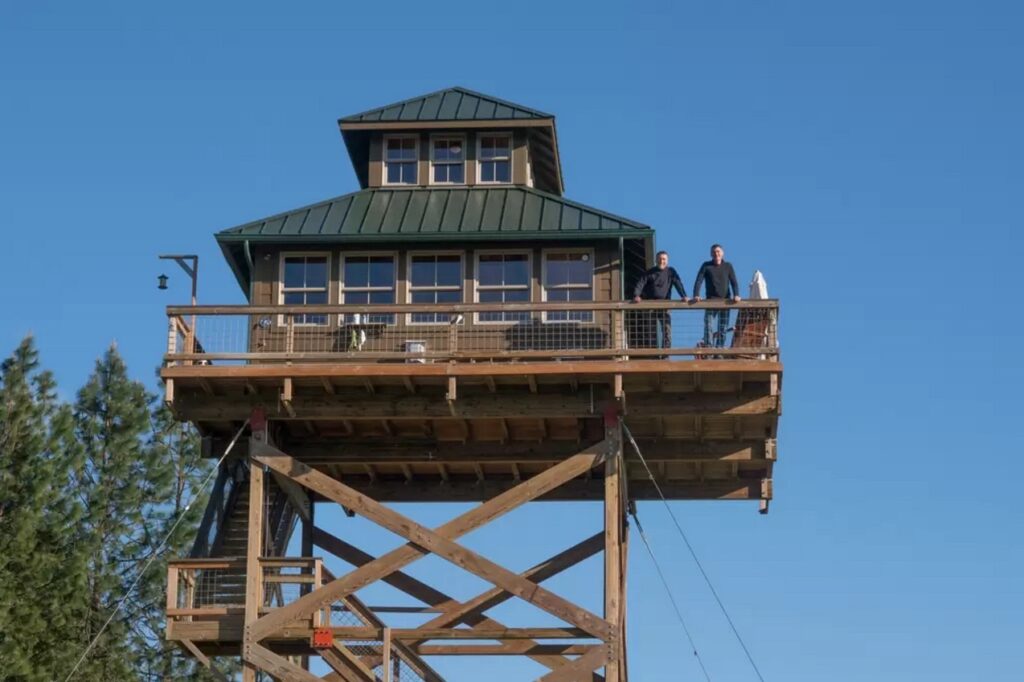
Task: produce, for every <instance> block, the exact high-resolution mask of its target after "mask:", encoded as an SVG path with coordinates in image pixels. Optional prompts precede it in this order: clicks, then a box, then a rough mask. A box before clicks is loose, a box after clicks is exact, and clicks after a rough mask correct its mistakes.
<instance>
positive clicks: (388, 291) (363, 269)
mask: <svg viewBox="0 0 1024 682" xmlns="http://www.w3.org/2000/svg"><path fill="white" fill-rule="evenodd" d="M396 271H397V268H396V267H395V256H394V254H390V253H343V254H342V256H341V302H342V303H348V304H351V305H373V304H378V305H390V304H393V303H394V302H395V273H396ZM360 320H361V321H362V322H364V323H367V324H394V323H395V316H394V315H393V314H387V313H380V314H370V315H364V316H362V317H360ZM344 321H345V323H346V324H352V323H354V322H355V317H353V316H352V315H351V314H350V315H345V318H344Z"/></svg>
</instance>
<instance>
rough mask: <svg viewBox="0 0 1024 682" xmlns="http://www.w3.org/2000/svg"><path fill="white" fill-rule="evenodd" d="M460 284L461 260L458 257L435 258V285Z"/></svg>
mask: <svg viewBox="0 0 1024 682" xmlns="http://www.w3.org/2000/svg"><path fill="white" fill-rule="evenodd" d="M461 284H462V259H461V257H459V256H438V257H437V285H438V286H460V285H461Z"/></svg>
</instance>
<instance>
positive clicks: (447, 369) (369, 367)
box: [160, 351, 782, 386]
mask: <svg viewBox="0 0 1024 682" xmlns="http://www.w3.org/2000/svg"><path fill="white" fill-rule="evenodd" d="M655 352H661V351H655ZM257 359H258V358H257ZM653 372H660V373H665V374H679V375H693V376H697V377H699V376H700V375H702V374H708V373H711V374H719V373H723V372H749V373H754V374H764V375H769V374H773V373H774V374H780V375H781V372H782V363H780V362H775V361H769V360H702V361H700V362H681V361H677V360H630V361H629V362H619V361H617V360H580V361H571V362H548V361H544V362H508V363H497V362H495V363H475V364H474V363H455V364H450V363H427V364H422V365H421V364H405V363H377V362H369V363H358V362H333V363H332V362H317V363H296V364H292V365H284V364H265V365H203V366H200V365H174V366H171V367H164V368H163V369H161V370H160V376H161V377H163V378H165V379H166V378H187V377H206V378H210V379H214V378H225V379H228V378H246V377H248V378H266V379H270V378H277V379H280V378H284V377H292V378H295V379H299V378H320V377H339V378H341V377H358V376H375V377H384V376H393V377H430V376H449V375H450V376H457V377H484V376H493V377H499V376H510V377H522V376H524V375H525V376H543V375H562V376H574V375H575V376H576V377H577V379H580V378H582V377H594V376H595V375H597V379H596V380H597V381H604V382H607V378H606V377H608V376H611V375H612V374H615V373H621V374H650V373H653ZM602 376H603V377H605V378H603V379H602V378H601V377H602ZM590 380H591V381H594V380H595V379H593V378H591V379H590ZM694 383H695V385H698V386H699V385H700V383H699V380H698V381H695V382H694Z"/></svg>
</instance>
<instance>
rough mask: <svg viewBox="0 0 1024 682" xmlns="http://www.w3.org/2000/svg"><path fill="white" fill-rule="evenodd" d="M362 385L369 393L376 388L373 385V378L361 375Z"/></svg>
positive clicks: (374, 391) (371, 393) (372, 392)
mask: <svg viewBox="0 0 1024 682" xmlns="http://www.w3.org/2000/svg"><path fill="white" fill-rule="evenodd" d="M363 386H364V387H365V388H366V392H367V393H369V394H370V395H373V394H374V393H376V392H377V388H376V387H375V386H374V385H373V379H371V378H370V377H363Z"/></svg>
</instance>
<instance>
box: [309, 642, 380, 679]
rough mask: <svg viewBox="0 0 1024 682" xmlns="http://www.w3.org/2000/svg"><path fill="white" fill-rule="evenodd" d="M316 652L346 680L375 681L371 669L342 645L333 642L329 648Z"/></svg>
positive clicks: (375, 677)
mask: <svg viewBox="0 0 1024 682" xmlns="http://www.w3.org/2000/svg"><path fill="white" fill-rule="evenodd" d="M317 653H319V654H320V658H322V659H324V662H325V663H327V665H329V666H331V670H333V671H334V672H336V673H338V674H339V675H341V677H342V678H344V679H345V681H346V682H377V676H376V675H374V674H373V670H372V669H370V668H369V667H368V666H367V665H366V664H365V663H363V662H362V660H360V658H359V657H358V656H356V655H355V654H354V653H352V651H351V650H349V648H348V647H346V646H344V645H341V644H338V643H337V642H335V643H334V644H333V645H332V646H331V648H330V649H321V650H319V651H318V652H317Z"/></svg>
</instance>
